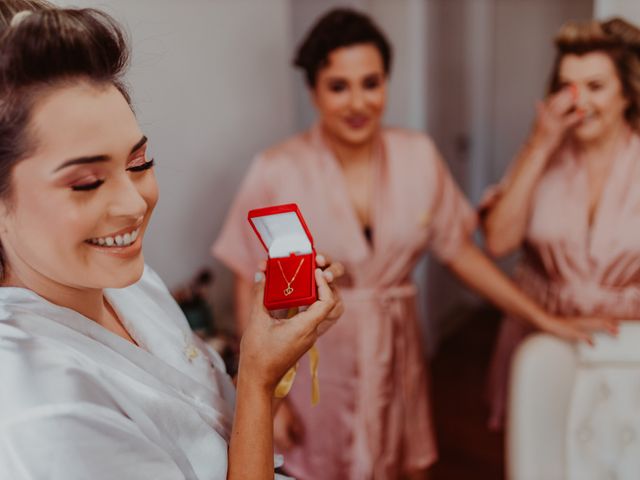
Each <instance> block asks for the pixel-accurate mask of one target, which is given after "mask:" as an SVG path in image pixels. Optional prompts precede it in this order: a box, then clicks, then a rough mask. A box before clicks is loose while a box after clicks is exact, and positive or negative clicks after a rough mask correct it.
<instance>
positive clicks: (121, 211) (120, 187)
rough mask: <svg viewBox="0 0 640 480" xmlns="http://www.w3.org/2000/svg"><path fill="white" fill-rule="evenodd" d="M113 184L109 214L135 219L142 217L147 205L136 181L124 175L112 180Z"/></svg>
mask: <svg viewBox="0 0 640 480" xmlns="http://www.w3.org/2000/svg"><path fill="white" fill-rule="evenodd" d="M114 180H115V179H114ZM113 185H114V188H113V191H112V198H111V201H110V203H109V215H110V216H112V217H121V218H127V219H135V220H136V221H137V220H139V219H141V218H143V217H144V215H145V213H147V208H148V207H147V202H146V201H145V199H144V197H143V196H142V194H141V193H140V191H139V189H138V187H137V185H136V183H135V182H134V181H133V180H132V179H130V178H128V176H126V175H124V176H123V178H120V179H118V180H117V181H114V182H113Z"/></svg>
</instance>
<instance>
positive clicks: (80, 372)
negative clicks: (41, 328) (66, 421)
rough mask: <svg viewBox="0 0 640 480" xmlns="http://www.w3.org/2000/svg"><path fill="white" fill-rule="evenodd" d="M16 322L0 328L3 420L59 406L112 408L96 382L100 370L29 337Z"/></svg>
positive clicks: (51, 340)
mask: <svg viewBox="0 0 640 480" xmlns="http://www.w3.org/2000/svg"><path fill="white" fill-rule="evenodd" d="M19 320H20V319H19V314H18V315H17V316H16V318H15V319H8V320H6V319H5V320H3V321H1V322H0V364H1V365H2V368H1V369H0V384H2V389H3V391H4V392H6V394H4V395H0V424H1V423H2V420H7V419H11V418H13V417H16V416H19V415H23V414H27V413H28V412H30V411H34V410H36V409H39V408H43V407H48V406H55V405H62V404H94V405H100V406H103V407H109V408H116V406H115V404H114V403H113V402H112V401H111V400H110V399H109V396H108V395H106V391H105V389H104V388H102V387H101V385H100V382H99V374H98V373H97V372H98V370H99V366H98V365H97V364H96V363H95V362H94V361H93V360H91V359H90V358H88V357H87V356H85V355H82V354H81V353H80V352H79V351H78V350H76V349H74V348H73V347H72V346H70V345H68V344H66V343H65V342H64V341H62V340H60V339H56V338H55V337H53V336H48V335H46V334H43V335H39V334H38V333H37V332H31V331H28V330H27V329H26V328H24V327H21V326H20V322H19Z"/></svg>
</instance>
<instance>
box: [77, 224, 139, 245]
mask: <svg viewBox="0 0 640 480" xmlns="http://www.w3.org/2000/svg"><path fill="white" fill-rule="evenodd" d="M139 234H140V229H139V228H137V229H136V230H133V231H132V232H127V233H125V234H122V235H116V236H115V237H98V238H91V239H90V240H88V242H89V243H91V244H93V245H101V246H106V247H114V246H115V247H126V246H128V245H131V244H132V243H133V242H135V241H136V239H137V238H138V235H139Z"/></svg>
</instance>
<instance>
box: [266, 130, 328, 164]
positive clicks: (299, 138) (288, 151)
mask: <svg viewBox="0 0 640 480" xmlns="http://www.w3.org/2000/svg"><path fill="white" fill-rule="evenodd" d="M315 150H316V147H315V145H314V140H313V131H312V130H307V131H305V132H301V133H299V134H297V135H294V136H292V137H289V138H287V139H286V140H284V141H282V142H279V143H277V144H275V145H272V146H271V147H269V148H267V149H266V150H263V151H262V152H261V153H260V154H259V155H258V158H259V159H260V160H262V162H263V163H265V164H279V163H286V162H290V161H295V160H296V159H301V158H306V157H308V156H309V155H310V154H313V153H314V152H315Z"/></svg>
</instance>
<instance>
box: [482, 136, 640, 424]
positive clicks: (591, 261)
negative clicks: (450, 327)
mask: <svg viewBox="0 0 640 480" xmlns="http://www.w3.org/2000/svg"><path fill="white" fill-rule="evenodd" d="M505 181H508V176H507V179H506V180H505ZM499 191H500V188H499V187H498V188H497V189H493V192H491V193H490V194H489V195H488V197H487V201H486V202H485V205H484V206H485V207H488V206H490V205H491V203H492V202H493V201H495V199H496V198H497V195H499ZM588 217H589V184H588V176H587V170H586V168H585V166H584V164H582V163H581V162H580V159H579V158H577V155H576V154H575V153H574V151H573V150H572V148H571V147H570V146H569V145H567V146H565V147H564V148H563V149H561V150H560V151H559V152H558V153H557V154H556V156H555V158H554V159H552V161H551V163H550V165H549V166H548V167H547V170H546V171H545V173H544V174H543V176H542V177H541V179H540V181H539V183H538V186H537V188H536V191H535V193H534V197H533V201H532V206H531V217H530V220H529V225H528V227H527V233H526V239H525V244H524V257H523V259H522V261H521V262H520V264H519V265H518V267H517V269H516V274H515V280H516V283H517V284H518V285H519V286H520V288H522V290H524V291H525V292H526V293H527V294H528V295H529V296H530V297H532V298H533V299H534V300H536V301H537V302H538V303H539V304H540V305H542V306H543V307H544V308H545V309H547V310H548V311H549V312H552V313H555V314H558V315H603V316H612V317H617V318H626V319H640V283H639V281H640V136H638V135H637V134H632V133H631V132H629V133H628V135H626V136H625V137H624V140H623V141H621V143H620V145H619V146H618V150H617V154H616V159H615V162H614V164H613V167H612V170H611V172H610V174H609V177H608V178H607V180H606V183H605V186H604V189H603V191H602V194H601V197H600V201H599V204H598V206H597V209H596V212H595V214H594V217H593V219H592V224H591V225H589V218H588ZM533 331H534V329H533V327H531V326H529V325H528V324H524V322H522V321H519V320H517V319H515V318H510V317H507V318H506V319H505V320H504V322H503V324H502V326H501V329H500V333H499V335H498V341H497V345H496V349H495V352H494V355H493V360H492V364H491V369H490V378H489V396H490V402H491V418H490V425H491V426H492V427H494V428H500V427H501V426H502V424H503V418H504V413H505V404H506V399H507V391H508V385H509V368H510V365H511V358H512V355H513V353H514V351H515V349H516V348H517V346H518V345H519V344H520V342H521V341H522V340H524V338H525V337H526V336H527V335H528V334H530V333H531V332H533Z"/></svg>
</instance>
